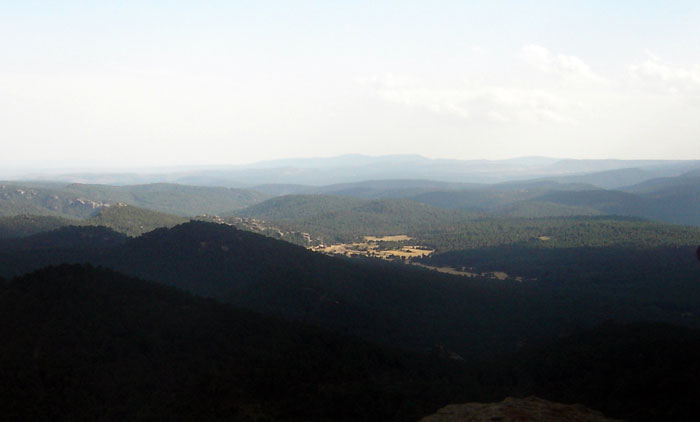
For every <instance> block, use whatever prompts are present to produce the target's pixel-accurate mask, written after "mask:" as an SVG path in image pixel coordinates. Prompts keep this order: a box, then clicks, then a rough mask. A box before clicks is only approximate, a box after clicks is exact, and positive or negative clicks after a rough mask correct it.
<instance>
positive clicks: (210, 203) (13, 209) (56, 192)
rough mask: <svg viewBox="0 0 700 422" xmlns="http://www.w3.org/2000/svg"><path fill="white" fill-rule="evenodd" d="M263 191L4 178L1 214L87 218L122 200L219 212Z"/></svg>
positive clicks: (183, 212)
mask: <svg viewBox="0 0 700 422" xmlns="http://www.w3.org/2000/svg"><path fill="white" fill-rule="evenodd" d="M265 198H266V196H265V195H264V194H261V193H259V192H255V191H250V190H243V189H229V188H217V187H201V186H186V185H176V184H166V183H158V184H150V185H131V186H109V185H87V184H71V185H61V184H46V183H45V184H41V183H31V182H27V183H23V182H2V183H0V216H14V215H21V214H32V215H51V216H59V217H67V218H79V219H82V218H88V217H90V216H92V215H94V214H95V213H96V212H97V211H98V210H99V209H100V208H102V207H103V206H105V205H116V204H118V203H124V204H128V205H132V206H134V207H140V208H146V209H150V210H153V211H158V212H163V213H168V214H175V215H180V216H196V215H202V214H217V213H222V212H225V211H230V210H233V209H238V208H243V207H246V206H249V205H251V204H254V203H257V202H260V201H262V200H263V199H265Z"/></svg>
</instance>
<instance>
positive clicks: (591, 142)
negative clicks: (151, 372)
mask: <svg viewBox="0 0 700 422" xmlns="http://www.w3.org/2000/svg"><path fill="white" fill-rule="evenodd" d="M0 53H1V54H0V145H1V146H2V149H1V151H2V155H0V165H2V166H4V167H17V166H72V165H83V166H86V165H110V166H130V165H133V166H150V165H179V164H236V163H245V162H251V161H258V160H264V159H274V158H285V157H301V156H331V155H338V154H346V153H363V154H370V155H382V154H398V153H413V154H422V155H425V156H428V157H436V158H437V157H440V158H463V159H474V158H487V159H498V158H509V157H515V156H523V155H546V156H555V157H572V158H609V157H615V158H667V159H685V158H695V159H700V2H698V1H697V0H695V1H673V2H668V1H653V2H652V1H643V0H637V1H610V0H606V1H563V0H557V1H540V2H535V1H511V2H506V1H453V2H440V1H430V2H428V1H422V2H414V1H407V0H403V1H396V2H383V1H377V0H373V1H346V2H340V1H329V0H326V1H319V2H301V1H298V2H295V1H279V2H272V1H260V0H257V1H235V0H234V1H221V2H207V1H197V2H192V1H189V2H186V1H147V2H146V1H143V0H141V1H119V0H113V1H109V2H108V1H104V2H98V1H71V0H59V1H49V0H42V1H31V0H16V1H15V0H0Z"/></svg>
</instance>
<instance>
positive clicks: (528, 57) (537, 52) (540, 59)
mask: <svg viewBox="0 0 700 422" xmlns="http://www.w3.org/2000/svg"><path fill="white" fill-rule="evenodd" d="M518 56H519V57H520V59H522V60H523V61H525V62H526V63H528V64H530V65H531V66H534V67H535V68H537V69H539V70H540V71H542V72H545V73H554V74H559V75H561V76H565V77H577V78H583V79H587V80H591V81H602V80H603V78H602V77H601V76H599V75H597V74H595V73H593V71H592V70H591V68H590V66H588V65H587V64H586V63H585V62H584V61H583V60H581V59H579V58H578V57H576V56H567V55H564V54H556V55H555V54H552V53H551V52H550V51H549V50H548V49H546V48H545V47H542V46H541V45H536V44H527V45H524V46H523V47H522V48H521V49H520V52H519V54H518Z"/></svg>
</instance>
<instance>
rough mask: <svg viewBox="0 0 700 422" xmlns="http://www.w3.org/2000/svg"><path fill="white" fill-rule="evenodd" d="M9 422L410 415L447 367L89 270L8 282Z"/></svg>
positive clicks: (1, 367) (455, 386)
mask: <svg viewBox="0 0 700 422" xmlns="http://www.w3.org/2000/svg"><path fill="white" fill-rule="evenodd" d="M0 309H1V311H0V313H1V314H2V318H0V336H2V338H3V339H4V342H5V346H3V347H2V348H0V411H1V412H2V414H3V418H4V419H5V420H48V419H51V420H87V419H95V418H98V419H104V420H241V421H260V420H298V421H301V420H407V421H411V420H416V419H418V418H419V417H420V416H422V415H425V414H427V413H430V412H432V411H434V409H436V408H437V407H439V406H441V405H444V404H446V403H447V402H449V401H451V400H454V399H457V398H463V397H465V395H464V394H463V393H460V391H464V390H465V388H464V385H463V381H466V380H467V379H468V378H467V376H466V371H465V370H463V369H460V368H459V367H458V366H455V365H453V364H450V363H449V362H446V361H443V362H440V361H437V360H432V359H428V358H421V357H418V356H412V355H409V354H405V353H401V352H396V351H389V350H385V349H381V348H378V347H376V346H372V345H370V344H367V343H365V342H362V341H360V340H357V339H353V338H347V337H342V336H338V335H334V334H330V333H327V332H324V331H322V330H318V329H314V328H309V327H304V326H301V325H297V324H291V323H286V322H281V321H278V320H275V319H271V318H266V317H263V316H261V315H258V314H255V313H252V312H247V311H243V310H238V309H233V308H231V307H230V306H226V305H222V304H218V303H216V302H214V301H211V300H206V299H202V298H197V297H194V296H191V295H189V294H186V293H184V292H181V291H178V290H175V289H172V288H169V287H165V286H162V285H157V284H154V283H148V282H144V281H140V280H137V279H133V278H128V277H125V276H123V275H120V274H118V273H115V272H112V271H108V270H104V269H95V268H92V267H85V266H67V265H63V266H60V267H54V268H48V269H43V270H41V271H38V272H35V273H32V274H29V275H26V276H23V277H20V278H17V279H14V280H11V281H1V280H0Z"/></svg>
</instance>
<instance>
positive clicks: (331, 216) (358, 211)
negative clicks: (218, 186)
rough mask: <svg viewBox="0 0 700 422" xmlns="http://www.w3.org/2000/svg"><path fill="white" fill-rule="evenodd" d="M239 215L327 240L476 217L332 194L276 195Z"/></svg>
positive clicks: (420, 205) (400, 201) (399, 201)
mask: <svg viewBox="0 0 700 422" xmlns="http://www.w3.org/2000/svg"><path fill="white" fill-rule="evenodd" d="M235 214H236V215H240V216H245V217H253V218H256V219H260V220H264V221H270V222H272V223H274V224H275V225H278V226H280V227H282V228H284V229H287V230H299V231H304V232H308V233H311V234H312V235H313V236H314V237H319V238H321V239H322V240H323V241H324V242H326V243H334V242H345V241H352V240H357V239H361V238H362V237H363V236H365V235H375V236H376V235H380V236H381V235H393V234H409V235H410V234H412V233H416V232H424V231H431V230H440V229H444V228H449V227H450V226H452V225H454V224H456V223H458V222H461V221H465V220H468V219H470V218H471V217H473V216H472V215H470V214H468V213H466V212H463V211H457V210H446V209H440V208H437V207H433V206H430V205H426V204H423V203H419V202H415V201H412V200H408V199H381V200H361V199H356V198H345V197H337V196H328V195H288V196H283V197H279V198H273V199H270V200H267V201H265V202H262V203H260V204H257V205H254V206H252V207H249V208H246V209H244V210H241V211H238V212H235Z"/></svg>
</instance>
